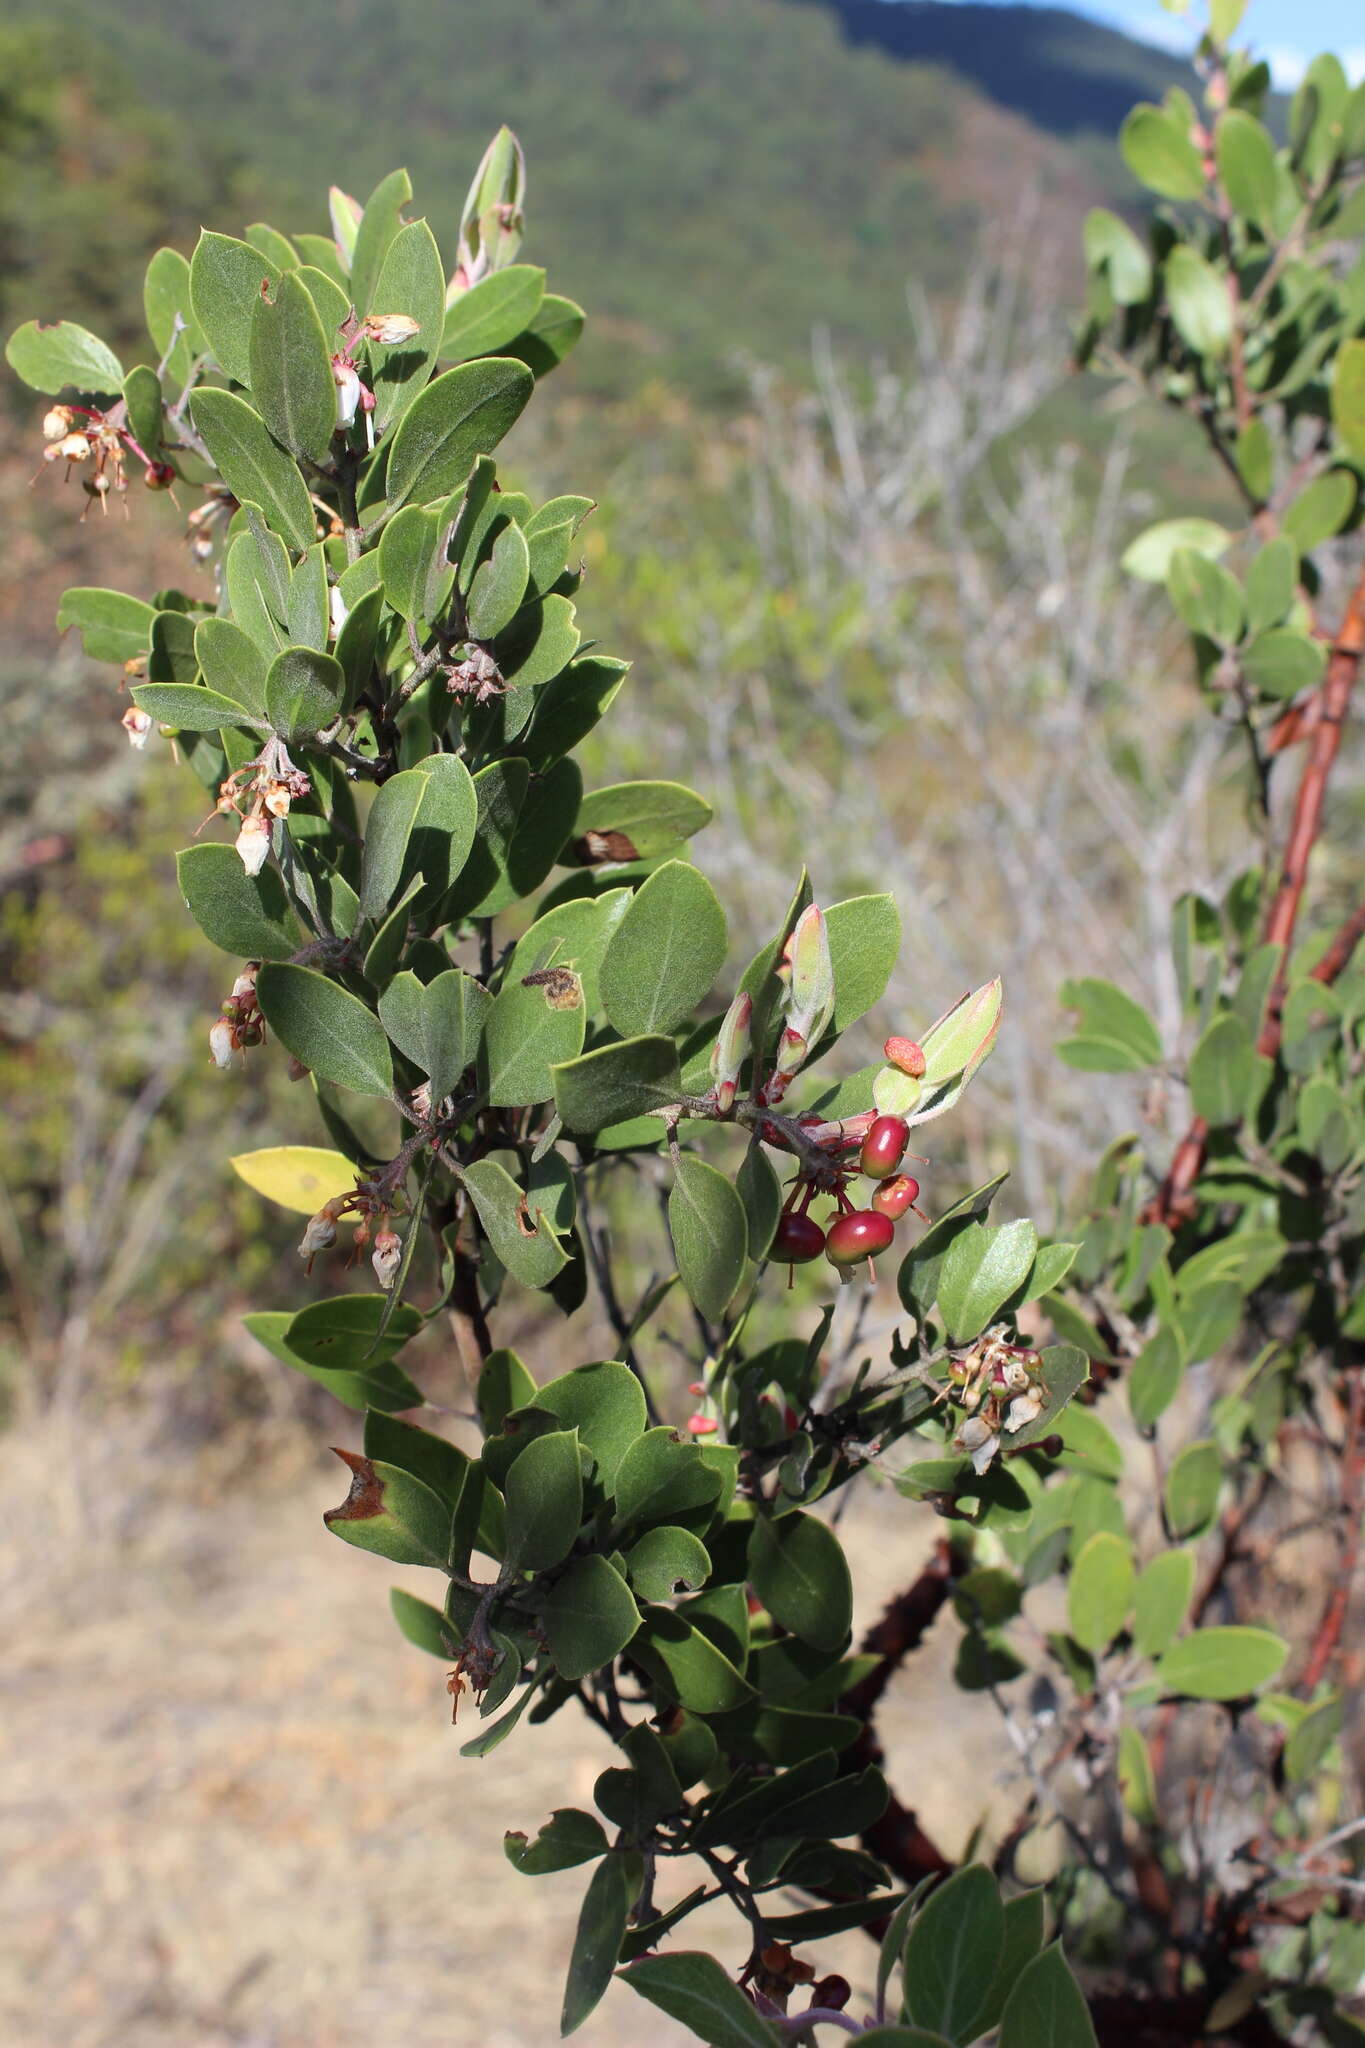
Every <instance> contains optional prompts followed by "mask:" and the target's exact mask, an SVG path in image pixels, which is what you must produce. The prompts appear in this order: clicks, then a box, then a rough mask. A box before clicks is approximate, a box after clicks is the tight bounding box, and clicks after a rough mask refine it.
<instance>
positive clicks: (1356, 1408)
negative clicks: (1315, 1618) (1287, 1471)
mask: <svg viewBox="0 0 1365 2048" xmlns="http://www.w3.org/2000/svg"><path fill="white" fill-rule="evenodd" d="M1362 1429H1365V1367H1362V1366H1359V1365H1355V1366H1352V1367H1351V1368H1350V1369H1349V1376H1348V1382H1347V1394H1346V1442H1345V1445H1344V1446H1343V1448H1342V1453H1341V1513H1342V1519H1343V1524H1344V1526H1343V1528H1342V1535H1341V1563H1340V1565H1339V1567H1338V1569H1337V1576H1336V1579H1335V1581H1334V1582H1333V1586H1332V1591H1331V1593H1330V1595H1329V1596H1328V1601H1327V1606H1326V1608H1325V1609H1324V1611H1323V1616H1322V1620H1321V1621H1320V1622H1319V1624H1318V1632H1317V1634H1316V1635H1315V1636H1314V1638H1313V1647H1312V1649H1311V1650H1310V1651H1309V1653H1308V1662H1307V1663H1306V1664H1305V1665H1304V1667H1303V1676H1302V1678H1301V1679H1300V1680H1299V1691H1300V1692H1301V1693H1303V1694H1304V1696H1305V1697H1306V1698H1307V1697H1311V1695H1312V1693H1313V1691H1314V1689H1315V1687H1316V1686H1317V1685H1318V1684H1319V1683H1320V1681H1321V1680H1322V1678H1323V1677H1324V1676H1325V1675H1326V1672H1327V1668H1328V1666H1329V1665H1330V1663H1331V1662H1332V1659H1333V1657H1335V1655H1336V1653H1337V1648H1338V1646H1339V1644H1340V1642H1341V1631H1342V1629H1343V1628H1344V1626H1345V1624H1346V1614H1347V1610H1348V1609H1349V1607H1350V1604H1351V1589H1352V1586H1353V1585H1354V1583H1355V1575H1356V1566H1357V1564H1358V1563H1359V1561H1360V1508H1361V1473H1362V1470H1365V1448H1363V1447H1362V1441H1361V1438H1362Z"/></svg>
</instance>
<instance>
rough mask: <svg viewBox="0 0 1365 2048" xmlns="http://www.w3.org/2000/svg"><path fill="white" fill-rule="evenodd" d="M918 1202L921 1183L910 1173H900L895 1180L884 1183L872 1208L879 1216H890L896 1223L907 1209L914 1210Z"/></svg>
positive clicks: (876, 1194) (873, 1200)
mask: <svg viewBox="0 0 1365 2048" xmlns="http://www.w3.org/2000/svg"><path fill="white" fill-rule="evenodd" d="M918 1200H919V1182H918V1181H917V1180H912V1179H911V1177H910V1175H909V1174H908V1173H898V1174H897V1175H896V1178H895V1179H894V1180H884V1181H883V1182H882V1184H881V1186H880V1187H879V1188H878V1189H877V1192H876V1193H875V1194H874V1195H873V1197H872V1206H873V1208H874V1209H875V1210H876V1212H877V1214H878V1215H879V1216H889V1217H891V1219H892V1221H893V1222H894V1221H895V1219H896V1218H897V1217H900V1216H903V1215H904V1214H905V1212H906V1210H907V1209H913V1207H914V1206H915V1203H916V1202H917V1201H918Z"/></svg>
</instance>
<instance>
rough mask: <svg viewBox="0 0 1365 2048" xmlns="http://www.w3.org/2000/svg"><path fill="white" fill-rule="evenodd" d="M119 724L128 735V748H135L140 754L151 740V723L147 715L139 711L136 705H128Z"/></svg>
mask: <svg viewBox="0 0 1365 2048" xmlns="http://www.w3.org/2000/svg"><path fill="white" fill-rule="evenodd" d="M119 723H120V724H121V725H122V727H123V730H124V731H125V732H126V733H127V735H128V744H129V746H132V747H136V748H137V750H138V752H139V753H141V752H142V749H143V748H144V747H145V746H146V744H147V742H148V740H149V739H150V738H151V732H152V721H151V718H150V716H149V715H148V713H147V712H145V711H139V710H138V708H137V706H136V704H130V705H129V706H128V709H127V710H126V711H125V712H124V714H123V717H122V719H121V720H120V721H119Z"/></svg>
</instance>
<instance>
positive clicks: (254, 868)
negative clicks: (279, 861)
mask: <svg viewBox="0 0 1365 2048" xmlns="http://www.w3.org/2000/svg"><path fill="white" fill-rule="evenodd" d="M237 853H238V857H239V858H240V860H241V863H242V866H243V867H244V868H245V869H246V871H247V873H248V874H249V875H259V873H260V872H261V869H262V868H263V867H264V866H265V864H266V860H267V859H268V857H269V854H270V827H269V825H268V824H267V823H266V821H265V819H264V818H263V817H262V816H261V815H260V813H259V812H258V811H253V812H252V814H251V816H250V817H249V818H244V819H243V820H242V829H241V831H240V832H239V833H238V834H237Z"/></svg>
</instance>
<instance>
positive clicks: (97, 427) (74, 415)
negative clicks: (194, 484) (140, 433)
mask: <svg viewBox="0 0 1365 2048" xmlns="http://www.w3.org/2000/svg"><path fill="white" fill-rule="evenodd" d="M43 441H44V443H45V446H44V448H43V461H44V462H45V463H51V462H64V463H65V464H66V475H67V476H68V477H69V476H70V474H71V472H72V470H73V469H84V468H85V466H86V464H87V463H93V464H94V468H93V471H92V473H91V474H90V475H89V476H85V477H82V478H81V485H82V488H83V489H84V491H85V493H86V496H87V497H88V498H90V499H91V500H92V502H94V501H98V503H99V505H100V507H101V509H102V510H104V511H106V512H107V511H108V509H109V493H110V491H116V492H117V493H118V494H119V495H120V496H123V495H124V494H125V493H126V492H127V489H128V476H127V469H126V464H127V460H128V457H129V455H132V456H134V457H135V458H136V459H137V460H138V461H139V462H140V463H141V464H142V480H143V482H144V483H145V484H146V485H147V487H148V489H149V490H156V491H164V490H168V489H169V488H170V486H171V485H172V484H173V483H174V482H175V471H174V470H173V469H172V468H171V466H170V464H169V463H168V462H158V461H155V460H154V459H153V458H152V457H151V456H149V455H147V454H145V453H144V451H143V450H142V449H141V448H140V447H139V446H138V444H137V442H136V441H135V440H134V438H133V436H132V434H131V433H130V431H129V429H128V426H127V424H126V415H125V413H124V409H123V407H122V406H120V407H118V408H116V411H115V412H114V413H112V414H111V413H103V412H100V411H99V410H98V409H97V408H95V407H93V406H86V405H53V406H50V407H49V408H48V410H47V411H46V412H45V413H44V415H43ZM87 509H88V508H87ZM124 510H125V512H126V511H127V504H126V502H125V505H124ZM81 516H82V518H84V516H85V515H84V513H82V515H81Z"/></svg>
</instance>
